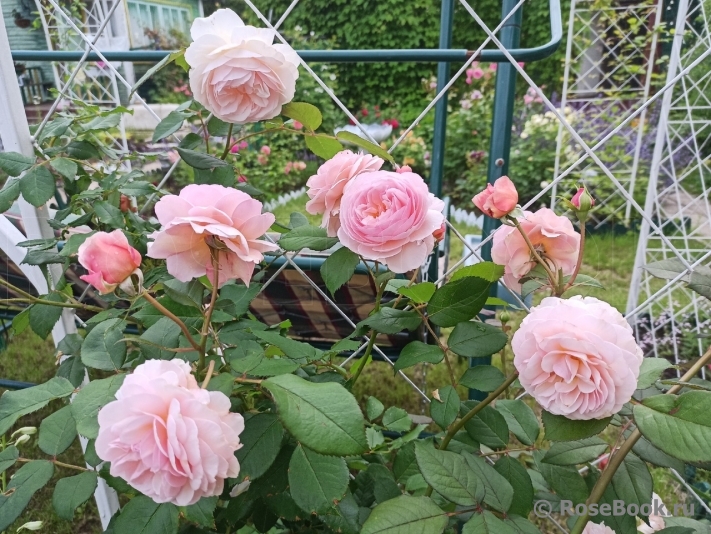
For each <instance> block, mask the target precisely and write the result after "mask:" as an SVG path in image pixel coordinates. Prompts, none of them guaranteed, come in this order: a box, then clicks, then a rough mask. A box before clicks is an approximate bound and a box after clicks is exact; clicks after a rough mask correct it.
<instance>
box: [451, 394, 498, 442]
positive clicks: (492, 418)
mask: <svg viewBox="0 0 711 534" xmlns="http://www.w3.org/2000/svg"><path fill="white" fill-rule="evenodd" d="M477 404H478V403H477V402H476V401H469V402H466V403H463V404H462V407H461V409H460V411H459V413H460V415H462V416H463V415H465V414H466V413H467V412H468V411H469V410H471V409H472V408H473V407H474V406H476V405H477ZM464 429H465V430H466V431H467V434H469V435H470V436H471V437H472V438H474V439H475V440H476V441H478V442H479V443H483V444H484V445H486V446H487V447H490V448H492V449H500V448H505V447H506V444H507V443H508V440H509V427H508V425H507V424H506V419H504V416H503V415H501V414H500V413H499V412H497V411H496V410H495V409H494V408H492V407H491V406H485V407H484V409H482V410H481V411H480V412H479V413H478V414H476V415H475V416H474V417H472V418H471V419H470V420H469V421H467V422H466V424H465V425H464Z"/></svg>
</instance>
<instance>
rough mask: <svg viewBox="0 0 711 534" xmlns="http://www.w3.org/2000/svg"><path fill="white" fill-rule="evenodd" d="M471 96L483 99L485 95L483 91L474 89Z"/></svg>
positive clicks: (473, 98)
mask: <svg viewBox="0 0 711 534" xmlns="http://www.w3.org/2000/svg"><path fill="white" fill-rule="evenodd" d="M470 98H471V99H472V100H481V99H482V98H484V95H482V94H481V91H479V90H475V91H472V94H471V96H470Z"/></svg>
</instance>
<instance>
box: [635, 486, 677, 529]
mask: <svg viewBox="0 0 711 534" xmlns="http://www.w3.org/2000/svg"><path fill="white" fill-rule="evenodd" d="M651 504H652V514H651V515H650V516H649V525H648V524H646V523H644V522H642V524H641V525H640V526H639V527H637V532H641V533H642V534H653V533H654V532H659V531H660V530H664V528H665V527H666V523H665V521H664V518H665V517H669V516H670V515H671V514H670V513H669V510H667V508H666V505H665V504H664V501H662V499H661V497H659V495H657V494H656V493H652V503H651ZM655 511H658V512H660V514H661V515H657V514H655V513H654V512H655Z"/></svg>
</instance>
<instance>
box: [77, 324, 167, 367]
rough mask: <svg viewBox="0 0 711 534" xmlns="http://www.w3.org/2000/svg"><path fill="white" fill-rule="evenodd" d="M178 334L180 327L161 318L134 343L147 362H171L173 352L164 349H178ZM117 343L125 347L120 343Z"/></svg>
mask: <svg viewBox="0 0 711 534" xmlns="http://www.w3.org/2000/svg"><path fill="white" fill-rule="evenodd" d="M114 320H115V319H114ZM92 332H93V330H92ZM180 334H181V330H180V327H179V326H178V325H177V324H176V323H175V322H174V321H173V320H172V319H169V318H168V317H162V318H161V319H158V322H157V323H155V324H154V325H152V326H150V327H149V328H148V329H147V330H146V331H145V332H143V334H141V336H140V337H139V338H138V339H137V340H136V341H137V342H138V343H140V347H141V353H142V354H143V356H144V357H145V358H146V359H147V360H171V359H173V358H174V357H175V352H173V351H171V350H166V349H175V348H178V345H179V338H180ZM118 343H120V344H122V345H125V343H123V342H120V341H119V342H118ZM118 343H117V344H118ZM84 363H86V362H84Z"/></svg>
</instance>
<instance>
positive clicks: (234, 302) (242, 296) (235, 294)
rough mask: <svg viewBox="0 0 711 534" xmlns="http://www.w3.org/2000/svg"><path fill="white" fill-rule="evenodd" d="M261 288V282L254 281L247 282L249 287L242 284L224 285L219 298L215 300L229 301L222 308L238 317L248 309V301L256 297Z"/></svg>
mask: <svg viewBox="0 0 711 534" xmlns="http://www.w3.org/2000/svg"><path fill="white" fill-rule="evenodd" d="M261 289H262V284H255V283H252V284H249V287H247V286H245V285H242V284H240V285H237V284H231V285H226V286H224V287H223V288H222V289H221V290H220V300H218V301H217V302H221V301H222V300H227V301H228V302H230V305H229V306H228V307H225V308H223V309H224V310H225V312H227V313H229V314H230V315H234V316H235V317H239V316H240V315H244V314H245V313H247V311H249V303H250V302H252V301H253V300H254V299H255V298H256V296H257V295H258V294H259V291H260V290H261Z"/></svg>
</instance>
